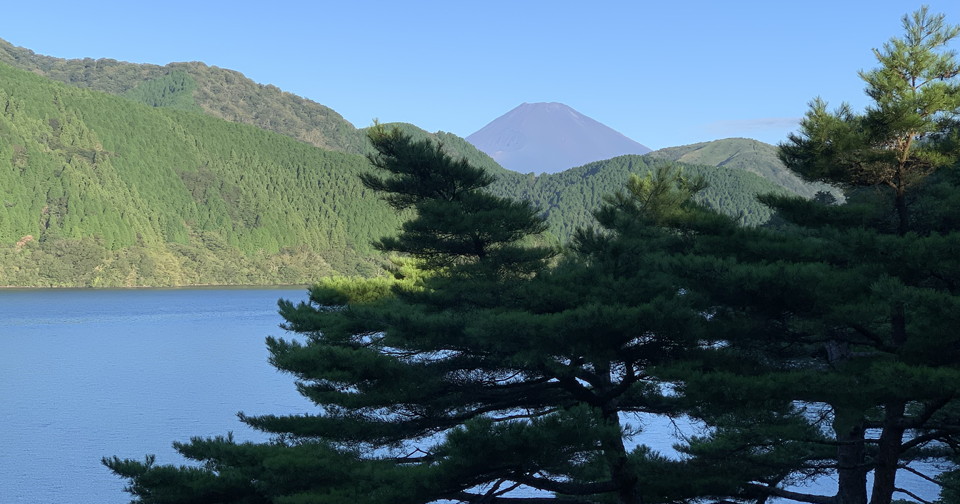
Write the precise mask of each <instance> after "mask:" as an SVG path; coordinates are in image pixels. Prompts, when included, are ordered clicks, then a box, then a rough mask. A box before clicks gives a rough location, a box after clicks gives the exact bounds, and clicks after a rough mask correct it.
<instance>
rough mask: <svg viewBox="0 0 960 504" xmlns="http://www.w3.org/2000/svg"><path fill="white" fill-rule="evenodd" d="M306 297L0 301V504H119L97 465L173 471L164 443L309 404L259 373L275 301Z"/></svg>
mask: <svg viewBox="0 0 960 504" xmlns="http://www.w3.org/2000/svg"><path fill="white" fill-rule="evenodd" d="M305 297H306V290H304V289H297V290H270V289H262V290H239V289H238V290H230V289H200V290H38V291H18V290H14V291H4V290H0V426H2V428H0V503H3V504H71V503H72V504H86V503H100V504H112V503H116V504H119V503H126V502H129V500H130V496H129V495H128V494H126V493H125V492H123V486H124V482H123V481H122V480H120V479H119V478H117V477H115V476H113V475H112V474H111V473H110V472H109V471H108V470H107V469H106V468H105V467H103V466H102V465H100V458H101V457H103V456H112V455H117V456H120V457H124V458H128V457H129V458H137V459H140V458H142V457H143V456H144V455H146V454H148V453H153V454H156V455H157V460H158V462H161V463H180V462H182V461H183V459H181V458H180V457H179V456H178V455H177V454H176V452H174V451H173V449H172V448H171V443H172V442H173V441H175V440H181V441H185V440H188V439H189V438H190V437H191V436H213V435H220V434H226V433H227V431H233V432H234V434H235V435H236V437H237V438H239V439H250V440H262V439H265V436H263V435H262V434H261V433H258V432H256V431H253V430H251V429H248V428H246V427H245V426H244V425H243V424H241V423H240V422H239V421H238V420H237V419H236V413H237V412H238V411H244V412H246V413H251V414H258V413H294V412H304V411H308V410H309V409H310V404H309V403H308V402H307V401H306V400H305V399H303V398H302V397H301V396H300V395H299V394H297V393H296V390H295V389H294V387H293V380H292V379H291V377H290V376H288V375H283V374H281V373H279V372H277V371H276V370H275V369H274V368H273V367H271V366H270V365H269V364H267V351H266V347H265V345H264V338H265V337H266V336H267V335H276V336H285V335H286V336H290V335H289V334H287V333H286V332H285V331H284V330H282V329H280V328H279V324H280V322H281V318H280V316H279V315H277V310H276V302H277V300H278V299H279V298H285V299H293V300H300V299H304V298H305Z"/></svg>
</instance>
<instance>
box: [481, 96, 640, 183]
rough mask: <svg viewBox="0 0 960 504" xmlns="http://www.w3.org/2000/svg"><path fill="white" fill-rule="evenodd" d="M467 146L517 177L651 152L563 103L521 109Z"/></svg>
mask: <svg viewBox="0 0 960 504" xmlns="http://www.w3.org/2000/svg"><path fill="white" fill-rule="evenodd" d="M467 141H469V142H470V143H472V144H473V145H474V146H475V147H476V148H478V149H480V150H481V151H483V152H485V153H487V155H489V156H490V157H492V158H493V159H495V160H496V161H497V162H498V163H500V165H501V166H503V167H504V168H506V169H508V170H513V171H516V172H520V173H529V172H534V173H556V172H559V171H563V170H566V169H568V168H574V167H577V166H581V165H585V164H587V163H591V162H593V161H600V160H604V159H610V158H614V157H617V156H622V155H624V154H646V153H648V152H650V149H649V148H647V147H646V146H644V145H642V144H639V143H637V142H635V141H633V140H631V139H629V138H627V137H626V136H624V135H623V134H621V133H619V132H617V131H615V130H613V129H612V128H610V127H608V126H605V125H603V124H601V123H599V122H597V121H595V120H593V119H591V118H589V117H587V116H585V115H583V114H581V113H579V112H577V111H576V110H573V109H572V108H570V107H568V106H566V105H564V104H562V103H523V104H521V105H520V106H519V107H517V108H515V109H513V110H511V111H510V112H507V113H506V114H504V115H502V116H500V117H498V118H496V119H494V120H493V121H492V122H490V124H487V125H486V126H484V127H483V128H481V129H480V130H479V131H477V132H475V133H473V134H472V135H470V136H468V137H467Z"/></svg>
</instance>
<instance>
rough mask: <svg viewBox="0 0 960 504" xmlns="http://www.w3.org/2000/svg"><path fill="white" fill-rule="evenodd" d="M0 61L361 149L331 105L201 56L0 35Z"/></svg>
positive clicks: (326, 144) (333, 146) (157, 103)
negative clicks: (124, 55) (119, 56)
mask: <svg viewBox="0 0 960 504" xmlns="http://www.w3.org/2000/svg"><path fill="white" fill-rule="evenodd" d="M0 62H3V63H7V64H9V65H12V66H14V67H17V68H20V69H23V70H29V71H30V72H33V73H36V74H38V75H42V76H44V77H47V78H49V79H52V80H56V81H60V82H63V83H66V84H70V85H72V86H76V87H82V88H89V89H95V90H98V91H104V92H107V93H111V94H117V95H123V96H126V97H128V98H131V99H134V100H137V101H140V102H142V103H146V104H148V105H150V106H154V107H173V108H181V109H195V110H202V111H203V112H204V113H206V114H208V115H212V116H214V117H219V118H221V119H226V120H228V121H231V122H239V123H245V124H252V125H254V126H257V127H260V128H263V129H266V130H270V131H275V132H277V133H281V134H283V135H287V136H289V137H293V138H296V139H297V140H300V141H303V142H307V143H309V144H311V145H315V146H317V147H322V148H324V149H328V150H334V151H339V152H349V153H353V154H365V153H367V152H369V146H368V145H367V142H366V139H365V138H364V137H363V134H362V133H361V132H360V131H358V130H357V129H356V128H355V127H354V126H353V125H352V124H350V123H349V122H348V121H347V120H345V119H344V118H343V117H342V116H341V115H340V114H338V113H336V112H335V111H333V110H332V109H330V108H328V107H325V106H323V105H320V104H319V103H316V102H314V101H311V100H307V99H305V98H301V97H299V96H297V95H294V94H291V93H286V92H284V91H281V90H280V89H279V88H277V87H276V86H271V85H262V84H257V83H256V82H253V81H252V80H250V79H248V78H246V77H244V75H243V74H241V73H240V72H236V71H233V70H227V69H223V68H218V67H215V66H208V65H206V64H204V63H200V62H190V63H170V64H169V65H165V66H158V65H149V64H136V63H128V62H125V61H117V60H112V59H97V60H94V59H91V58H84V59H62V58H53V57H50V56H43V55H39V54H36V53H34V52H33V51H30V50H29V49H24V48H22V47H16V46H13V45H12V44H10V43H9V42H7V41H5V40H2V39H0Z"/></svg>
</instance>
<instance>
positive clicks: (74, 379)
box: [0, 289, 937, 504]
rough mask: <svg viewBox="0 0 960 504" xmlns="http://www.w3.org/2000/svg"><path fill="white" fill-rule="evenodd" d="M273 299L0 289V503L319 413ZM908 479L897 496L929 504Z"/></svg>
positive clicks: (40, 497)
mask: <svg viewBox="0 0 960 504" xmlns="http://www.w3.org/2000/svg"><path fill="white" fill-rule="evenodd" d="M280 298H284V299H291V300H294V301H299V300H303V299H305V298H306V291H305V290H304V289H293V290H290V289H288V290H279V289H170V290H154V289H150V290H2V289H0V504H93V503H96V504H121V503H127V502H129V500H130V497H129V495H128V494H126V493H125V492H123V487H124V481H123V480H120V479H119V478H117V477H115V476H113V475H112V474H111V473H110V472H109V471H108V470H107V469H106V468H105V467H103V466H102V465H101V464H100V458H101V457H103V456H113V455H117V456H120V457H122V458H137V459H140V458H142V457H143V456H144V455H146V454H156V456H157V461H158V463H162V464H170V463H173V464H179V463H183V462H184V460H183V459H182V458H180V457H179V455H178V454H177V453H176V452H175V451H174V450H173V449H172V447H171V443H172V442H173V441H186V440H188V439H189V438H190V437H192V436H216V435H222V434H226V433H227V432H228V431H232V432H233V433H234V435H235V437H236V438H237V439H238V440H253V441H262V440H265V439H266V436H264V435H263V434H262V433H259V432H256V431H253V430H251V429H249V428H247V427H246V426H244V425H243V424H242V423H240V422H239V421H238V420H237V418H236V413H237V412H238V411H244V412H245V413H248V414H264V413H277V414H286V413H302V412H308V411H310V412H312V411H315V408H314V407H313V406H312V405H311V404H310V403H309V402H308V401H307V400H305V399H304V398H303V397H301V396H300V395H299V394H297V392H296V390H295V389H294V386H293V379H292V377H290V376H289V375H284V374H281V373H279V372H278V371H276V370H275V369H274V368H273V367H271V366H270V365H269V364H268V363H267V350H266V347H265V344H264V338H265V337H266V336H268V335H274V336H283V337H290V338H295V337H296V335H293V334H289V333H286V332H285V331H284V330H283V329H281V328H280V327H279V324H280V323H281V321H282V320H281V318H280V316H279V315H278V314H277V312H276V302H277V300H278V299H280ZM642 423H643V424H644V430H645V432H644V433H642V434H641V435H640V436H639V439H638V441H642V442H643V443H646V444H649V445H651V446H652V447H653V448H654V449H657V450H660V451H663V452H665V453H667V454H669V452H670V451H671V449H670V446H671V445H672V444H673V443H674V442H675V439H676V438H675V437H674V435H675V434H677V432H676V430H677V428H678V427H679V428H680V429H681V430H691V429H692V427H691V426H689V425H688V424H683V423H681V424H679V425H678V426H674V425H672V424H670V423H669V422H667V421H664V420H662V419H657V418H648V419H645V420H644V421H643V422H642ZM681 434H683V433H681ZM910 476H911V475H907V474H901V477H900V478H898V480H899V481H898V484H899V485H900V486H904V487H907V488H908V489H910V490H911V491H914V492H916V493H918V494H920V495H922V496H924V497H925V498H927V499H930V500H932V499H935V498H936V495H937V490H936V488H935V487H934V486H933V485H932V484H930V483H928V482H924V481H922V480H920V479H919V478H917V477H915V476H913V477H910ZM806 490H810V489H806ZM813 491H815V492H816V493H821V494H833V493H834V492H835V491H836V482H835V481H831V480H830V478H824V479H823V480H820V481H818V482H817V484H816V485H815V488H814V489H813ZM898 497H903V496H898Z"/></svg>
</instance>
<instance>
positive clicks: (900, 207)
mask: <svg viewBox="0 0 960 504" xmlns="http://www.w3.org/2000/svg"><path fill="white" fill-rule="evenodd" d="M896 192H897V194H896V199H895V200H894V206H895V207H896V210H897V234H898V235H900V236H903V235H905V234H907V231H909V230H910V215H909V213H908V211H907V194H906V188H904V187H897V189H896Z"/></svg>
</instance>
